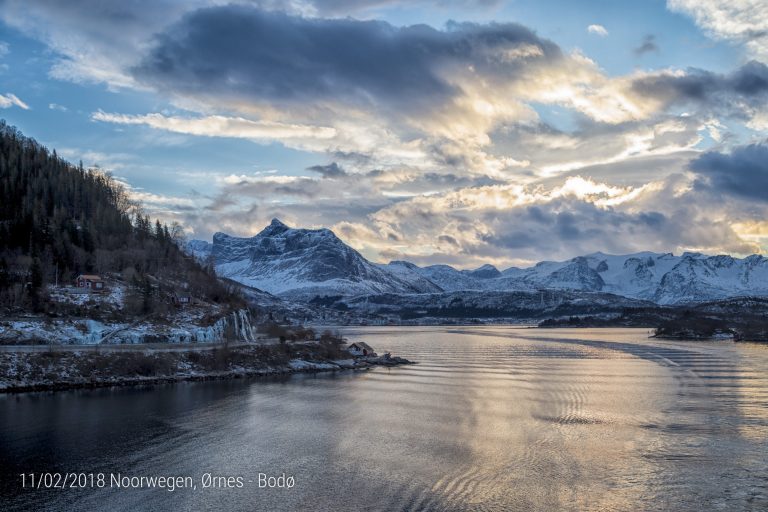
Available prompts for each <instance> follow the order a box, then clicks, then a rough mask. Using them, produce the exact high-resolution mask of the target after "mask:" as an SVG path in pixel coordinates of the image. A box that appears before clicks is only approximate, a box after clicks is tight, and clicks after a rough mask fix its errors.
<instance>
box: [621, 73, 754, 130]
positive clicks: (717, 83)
mask: <svg viewBox="0 0 768 512" xmlns="http://www.w3.org/2000/svg"><path fill="white" fill-rule="evenodd" d="M630 88H631V90H632V92H634V93H635V94H638V95H639V96H640V97H645V98H646V99H647V100H651V101H656V102H658V103H659V107H658V108H660V109H667V108H669V107H671V106H693V107H698V108H700V109H702V110H703V111H705V112H708V113H710V114H723V115H728V116H733V117H737V118H741V119H742V120H750V119H752V118H753V117H755V116H759V115H761V114H762V115H764V114H765V112H766V111H765V105H766V100H768V66H766V65H765V64H763V63H761V62H757V61H750V62H748V63H746V64H744V65H743V66H741V67H740V68H737V69H736V70H734V71H733V72H731V73H729V74H719V73H713V72H711V71H706V70H702V69H695V68H694V69H688V70H687V71H685V72H682V71H664V72H659V73H653V74H647V75H642V76H638V77H636V78H635V79H633V80H632V81H631V85H630Z"/></svg>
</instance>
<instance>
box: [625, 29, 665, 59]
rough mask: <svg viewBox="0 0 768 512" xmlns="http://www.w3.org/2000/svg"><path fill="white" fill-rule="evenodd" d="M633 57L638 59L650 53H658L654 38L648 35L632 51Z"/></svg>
mask: <svg viewBox="0 0 768 512" xmlns="http://www.w3.org/2000/svg"><path fill="white" fill-rule="evenodd" d="M632 51H633V52H634V53H635V55H637V56H638V57H642V56H643V55H645V54H646V53H652V52H657V53H658V51H659V45H657V44H656V36H654V35H652V34H649V35H647V36H645V37H644V38H643V42H642V43H640V46H638V47H637V48H635V49H634V50H632Z"/></svg>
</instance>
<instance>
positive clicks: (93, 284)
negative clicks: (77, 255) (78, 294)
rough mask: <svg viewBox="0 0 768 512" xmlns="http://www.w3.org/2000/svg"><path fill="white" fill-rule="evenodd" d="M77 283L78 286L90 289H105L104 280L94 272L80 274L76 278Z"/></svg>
mask: <svg viewBox="0 0 768 512" xmlns="http://www.w3.org/2000/svg"><path fill="white" fill-rule="evenodd" d="M75 285H76V286H77V287H78V288H88V289H89V290H103V289H104V281H102V279H101V277H99V276H97V275H94V274H80V275H79V276H77V279H75Z"/></svg>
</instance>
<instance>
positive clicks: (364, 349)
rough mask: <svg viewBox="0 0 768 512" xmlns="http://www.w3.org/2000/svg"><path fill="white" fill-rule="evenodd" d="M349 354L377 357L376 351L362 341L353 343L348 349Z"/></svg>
mask: <svg viewBox="0 0 768 512" xmlns="http://www.w3.org/2000/svg"><path fill="white" fill-rule="evenodd" d="M347 352H349V353H350V354H352V355H353V356H375V355H376V351H374V350H373V347H371V346H370V345H369V344H367V343H365V342H362V341H356V342H355V343H352V344H351V345H350V346H348V347H347Z"/></svg>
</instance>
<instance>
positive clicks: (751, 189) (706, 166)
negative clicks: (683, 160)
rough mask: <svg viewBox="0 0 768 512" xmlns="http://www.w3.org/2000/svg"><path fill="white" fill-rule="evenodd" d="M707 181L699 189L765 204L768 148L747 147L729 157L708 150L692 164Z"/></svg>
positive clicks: (767, 200)
mask: <svg viewBox="0 0 768 512" xmlns="http://www.w3.org/2000/svg"><path fill="white" fill-rule="evenodd" d="M691 170H692V171H694V172H695V173H697V174H699V175H700V176H702V177H704V178H705V179H706V181H705V182H703V183H702V182H700V183H699V186H702V187H708V188H711V190H713V191H716V192H725V193H729V194H734V195H736V196H741V197H744V198H747V199H752V200H758V201H764V202H768V145H766V143H763V144H750V145H749V146H742V147H739V148H736V149H734V150H733V151H732V152H731V153H730V154H726V153H719V152H716V151H711V152H709V153H704V154H703V155H701V156H700V157H698V158H697V159H696V160H694V161H693V162H691Z"/></svg>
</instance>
